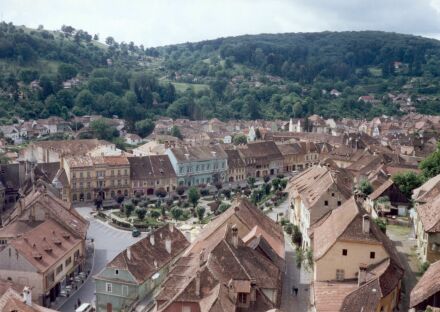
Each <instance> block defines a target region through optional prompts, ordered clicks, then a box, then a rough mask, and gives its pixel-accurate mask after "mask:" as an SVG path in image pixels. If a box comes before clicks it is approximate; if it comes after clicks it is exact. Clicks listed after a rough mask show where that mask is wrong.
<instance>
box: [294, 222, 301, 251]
mask: <svg viewBox="0 0 440 312" xmlns="http://www.w3.org/2000/svg"><path fill="white" fill-rule="evenodd" d="M292 230H293V231H292V242H293V243H294V244H295V245H296V246H301V244H302V234H301V232H300V230H299V228H298V226H297V225H294V226H293V229H292Z"/></svg>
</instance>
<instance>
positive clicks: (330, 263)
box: [311, 197, 404, 312]
mask: <svg viewBox="0 0 440 312" xmlns="http://www.w3.org/2000/svg"><path fill="white" fill-rule="evenodd" d="M313 253H314V255H313V258H314V265H313V287H312V292H311V302H312V304H313V307H314V310H315V311H345V308H346V307H354V306H356V307H358V309H359V311H378V312H392V311H394V309H395V308H397V307H398V304H399V298H400V288H401V280H402V277H403V273H404V270H403V266H402V265H401V263H400V260H399V257H398V255H397V252H396V250H395V248H394V246H393V245H392V243H391V241H390V240H389V239H388V237H387V236H386V235H385V234H384V233H383V232H382V231H381V230H380V228H379V227H378V226H377V225H376V224H375V223H374V222H372V221H370V215H368V214H367V213H366V212H365V210H363V209H362V208H361V207H360V205H358V203H357V202H356V200H355V199H354V198H353V197H352V198H350V199H349V200H347V201H346V202H345V203H344V204H343V205H342V206H341V207H339V208H337V209H334V210H333V211H332V212H331V213H330V214H329V216H328V217H327V218H326V219H325V221H323V222H322V223H321V224H319V225H318V226H317V227H315V228H314V231H313ZM329 305H330V306H331V307H332V308H331V309H332V310H328V309H329ZM333 309H334V310H333Z"/></svg>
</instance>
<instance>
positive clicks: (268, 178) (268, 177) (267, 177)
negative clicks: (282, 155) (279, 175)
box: [263, 175, 270, 183]
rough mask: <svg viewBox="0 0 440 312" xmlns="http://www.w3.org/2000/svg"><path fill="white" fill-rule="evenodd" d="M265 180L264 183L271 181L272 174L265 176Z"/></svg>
mask: <svg viewBox="0 0 440 312" xmlns="http://www.w3.org/2000/svg"><path fill="white" fill-rule="evenodd" d="M263 180H264V183H267V182H269V181H270V176H268V175H265V176H264V177H263Z"/></svg>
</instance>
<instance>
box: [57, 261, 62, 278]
mask: <svg viewBox="0 0 440 312" xmlns="http://www.w3.org/2000/svg"><path fill="white" fill-rule="evenodd" d="M62 271H63V265H62V264H60V265H59V266H58V267H57V275H58V274H60V273H61V272H62Z"/></svg>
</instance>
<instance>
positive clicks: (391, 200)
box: [365, 179, 411, 218]
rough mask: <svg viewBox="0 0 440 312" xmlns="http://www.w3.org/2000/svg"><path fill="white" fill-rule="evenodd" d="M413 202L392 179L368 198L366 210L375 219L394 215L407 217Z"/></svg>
mask: <svg viewBox="0 0 440 312" xmlns="http://www.w3.org/2000/svg"><path fill="white" fill-rule="evenodd" d="M410 206H411V202H410V201H409V200H408V198H406V196H405V194H403V193H402V191H401V190H400V189H399V187H398V186H397V185H396V184H394V182H393V181H392V180H391V179H388V180H387V181H385V182H384V183H383V184H382V185H381V186H379V187H378V188H377V189H376V190H374V191H373V193H371V194H370V195H368V196H367V198H366V201H365V208H366V209H367V211H368V212H369V213H371V214H372V216H373V217H375V218H377V217H378V216H384V215H392V216H396V215H398V216H406V215H407V214H408V209H409V207H410Z"/></svg>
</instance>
